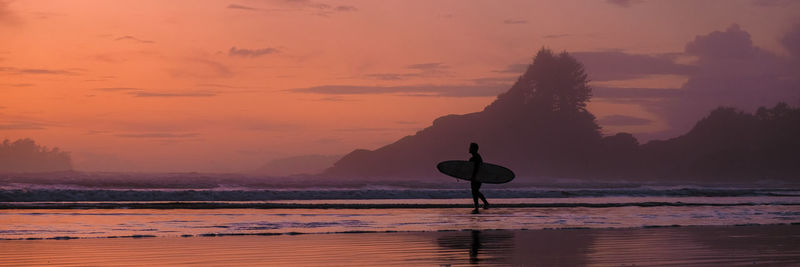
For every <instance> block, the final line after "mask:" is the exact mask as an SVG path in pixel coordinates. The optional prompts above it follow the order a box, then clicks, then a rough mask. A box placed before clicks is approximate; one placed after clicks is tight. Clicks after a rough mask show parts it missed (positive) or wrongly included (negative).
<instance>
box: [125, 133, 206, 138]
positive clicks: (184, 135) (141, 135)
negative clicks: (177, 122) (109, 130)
mask: <svg viewBox="0 0 800 267" xmlns="http://www.w3.org/2000/svg"><path fill="white" fill-rule="evenodd" d="M114 136H116V137H124V138H167V139H179V138H192V137H197V136H199V134H197V133H163V132H160V133H128V134H115V135H114Z"/></svg>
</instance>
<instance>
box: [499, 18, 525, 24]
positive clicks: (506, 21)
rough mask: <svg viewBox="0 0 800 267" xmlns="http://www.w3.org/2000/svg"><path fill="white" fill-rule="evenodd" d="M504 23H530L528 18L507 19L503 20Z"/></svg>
mask: <svg viewBox="0 0 800 267" xmlns="http://www.w3.org/2000/svg"><path fill="white" fill-rule="evenodd" d="M503 24H528V21H527V20H517V19H507V20H504V21H503Z"/></svg>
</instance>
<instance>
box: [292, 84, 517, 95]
mask: <svg viewBox="0 0 800 267" xmlns="http://www.w3.org/2000/svg"><path fill="white" fill-rule="evenodd" d="M505 89H507V86H498V85H409V86H356V85H323V86H315V87H308V88H297V89H290V90H289V91H291V92H296V93H314V94H330V95H361V94H399V95H406V96H443V97H489V96H497V95H498V94H500V93H502V92H503V90H505Z"/></svg>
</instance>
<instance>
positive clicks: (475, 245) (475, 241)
mask: <svg viewBox="0 0 800 267" xmlns="http://www.w3.org/2000/svg"><path fill="white" fill-rule="evenodd" d="M471 236H472V244H471V245H470V247H469V263H471V264H475V263H478V261H480V259H478V254H480V249H481V231H477V230H472V233H471Z"/></svg>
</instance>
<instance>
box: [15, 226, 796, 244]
mask: <svg viewBox="0 0 800 267" xmlns="http://www.w3.org/2000/svg"><path fill="white" fill-rule="evenodd" d="M781 226H789V227H797V228H798V230H800V222H791V223H772V224H757V223H751V224H732V225H644V226H638V227H547V228H539V229H527V228H522V229H502V228H496V229H491V228H490V229H486V228H479V229H453V230H429V231H426V230H410V231H396V230H383V231H370V230H349V231H338V232H261V233H203V234H181V235H162V236H157V235H121V236H95V237H74V236H56V237H41V238H40V237H28V238H0V242H2V241H43V240H76V239H80V240H85V239H144V238H148V239H153V238H154V239H158V238H197V237H231V236H299V235H338V234H348V235H352V234H355V235H358V234H394V233H399V234H413V233H419V234H424V233H450V232H473V231H564V230H569V231H572V230H637V229H659V228H698V229H699V228H719V227H781Z"/></svg>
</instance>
